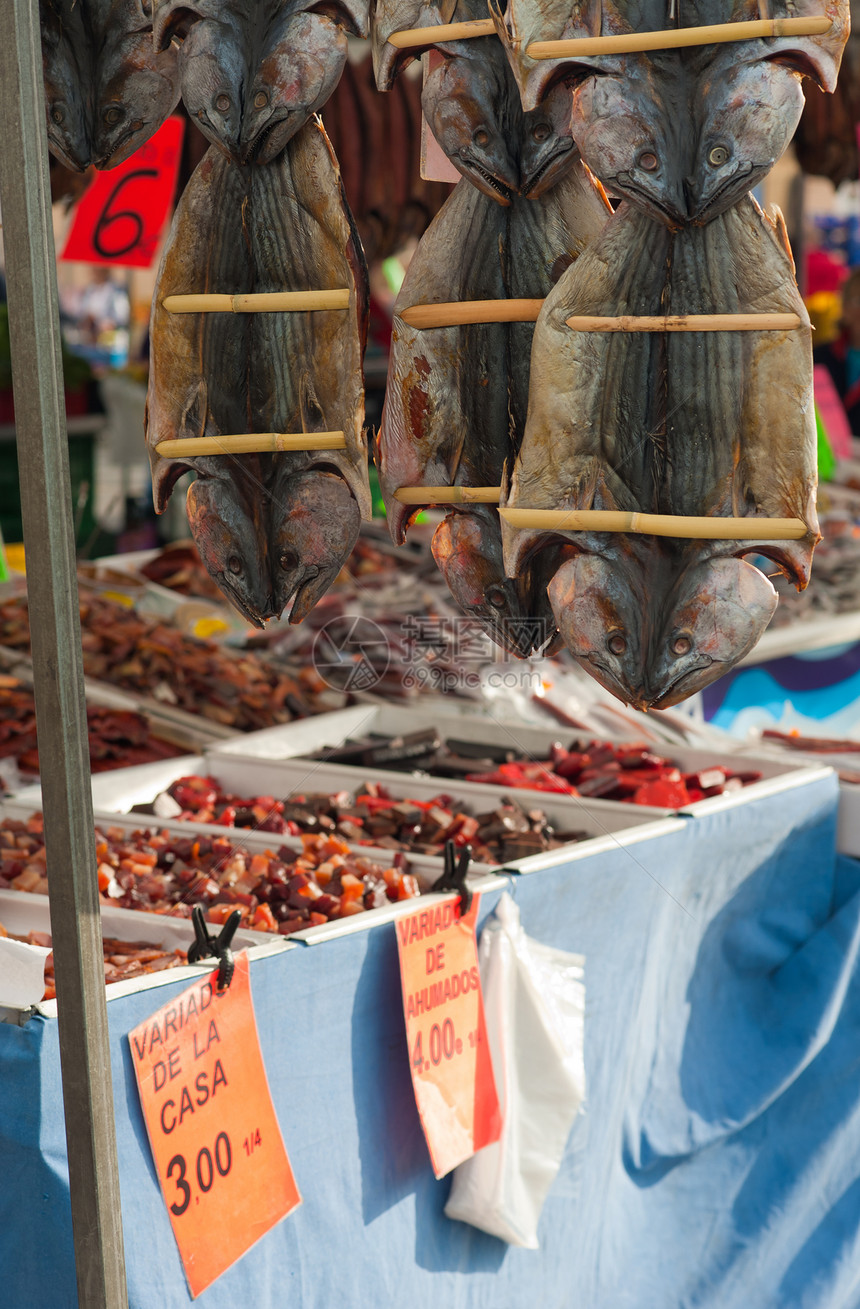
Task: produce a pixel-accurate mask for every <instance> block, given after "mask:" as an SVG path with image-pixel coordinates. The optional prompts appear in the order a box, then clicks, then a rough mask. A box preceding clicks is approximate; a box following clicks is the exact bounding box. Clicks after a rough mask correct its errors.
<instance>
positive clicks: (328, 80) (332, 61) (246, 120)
mask: <svg viewBox="0 0 860 1309" xmlns="http://www.w3.org/2000/svg"><path fill="white" fill-rule="evenodd" d="M286 12H288V13H289V11H286ZM268 48H269V54H268V55H267V57H266V58H265V59H263V60H262V62H261V63H260V65H259V68H258V69H257V71H256V72H255V74H254V76H253V77H252V78H251V80H250V81H249V83H248V92H247V95H246V97H245V107H244V114H243V117H242V129H241V133H240V156H241V160H242V162H244V163H251V162H253V163H256V164H268V163H270V162H271V161H272V160H273V159H276V158H277V157H278V155H279V154H280V153H281V151H282V150H283V149H284V147H285V145H286V144H287V142H288V141H289V140H290V139H291V137H293V136H295V134H296V132H298V130H299V128H301V127H303V126H304V125H305V123H306V122H307V121H308V119H309V118H310V116H311V114H313V113H315V112H316V110H317V109H320V108H321V107H322V106H323V105H324V104H325V102H326V101H327V100H328V98H329V96H330V95H331V93H332V91H333V90H334V89H335V87H336V86H337V84H338V82H339V81H340V76H341V73H342V72H343V67H344V64H345V63H346V52H347V41H346V33H345V32H344V30H343V28H342V27H340V26H339V25H338V24H336V23H335V22H333V21H332V19H331V18H328V17H326V16H324V15H322V14H315V13H301V14H290V16H289V17H288V18H287V20H286V21H285V22H284V23H283V24H282V25H281V28H278V29H277V30H276V31H274V32H273V34H272V38H271V41H270V42H269V43H268Z"/></svg>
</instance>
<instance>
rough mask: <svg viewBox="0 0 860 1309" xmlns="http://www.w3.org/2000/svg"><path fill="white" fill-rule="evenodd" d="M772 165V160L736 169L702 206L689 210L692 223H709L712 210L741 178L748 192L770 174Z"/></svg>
mask: <svg viewBox="0 0 860 1309" xmlns="http://www.w3.org/2000/svg"><path fill="white" fill-rule="evenodd" d="M773 164H774V160H773V159H771V160H770V162H769V163H766V164H752V163H748V164H747V165H746V167H745V168H744V169H743V170H741V169H740V168H738V169H736V170H735V172H733V173H732V175H731V177H727V178H726V180H725V182H723V183H722V185H721V186H718V187H717V189H716V191H714V192H713V193H712V195H710V196H709V198H708V199H707V200H706V201H705V203H704V204H700V205H699V207H698V209H693V210H691V214H690V217H691V218H692V221H693V222H694V223H697V224H704V223H707V222H709V221H710V219H711V218H712V217H713V216H714V210H715V208H716V207H717V206H718V205H719V204H720V201H721V199H722V197H723V196H724V195H725V193H726V192H727V191H728V190H730V189H731V188H733V187H735V186H737V184H738V181H739V180H740V179H741V178H743V181H744V184H745V185H746V188H747V190H750V189H751V188H752V187H754V186H755V184H756V183H757V182H760V181H761V179H762V178H763V177H765V176H766V175H767V174H768V173H769V172H770V170H771V168H772V167H773Z"/></svg>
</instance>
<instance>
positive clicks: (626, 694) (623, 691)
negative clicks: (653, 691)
mask: <svg viewBox="0 0 860 1309" xmlns="http://www.w3.org/2000/svg"><path fill="white" fill-rule="evenodd" d="M562 635H564V633H562ZM566 644H567V642H565V645H566ZM569 648H570V647H568V649H569ZM571 653H572V651H571ZM573 657H574V659H576V661H577V663H579V664H580V665H581V666H582V667H583V668H584V669H585V671H586V672H587V673H590V674H591V676H592V677H593V678H594V680H595V682H599V683H600V685H601V686H602V687H604V688H605V689H606V690H607V691H609V692H610V693H611V694H612V695H614V696H616V697H617V698H618V699H619V700H620V701H621V703H622V704H629V705H633V707H634V708H635V709H642V708H645V709H647V708H648V706H649V705H650V703H651V701H650V700H649V699H648V698H647V697H646V696H645V694H644V687H636V688H631V687H629V686H625V685H624V683H623V682H620V681H619V680H618V678H617V677H616V676H615V674H614V673H613V672H612V671H611V670H610V669H609V668H607V667H606V665H605V664H603V663H601V662H600V660H599V659H594V658H593V657H592V656H591V655H574V656H573Z"/></svg>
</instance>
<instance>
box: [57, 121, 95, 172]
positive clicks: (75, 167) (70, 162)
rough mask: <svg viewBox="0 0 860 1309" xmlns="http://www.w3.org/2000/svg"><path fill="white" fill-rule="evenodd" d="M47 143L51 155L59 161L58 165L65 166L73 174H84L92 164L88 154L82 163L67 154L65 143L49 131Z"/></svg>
mask: <svg viewBox="0 0 860 1309" xmlns="http://www.w3.org/2000/svg"><path fill="white" fill-rule="evenodd" d="M48 141H49V142H50V145H51V152H52V154H54V155H55V156H56V158H57V159H59V161H60V163H62V164H65V165H66V167H67V168H68V169H70V170H71V171H72V172H73V173H85V172H86V171H87V169H88V168H89V166H90V164H91V163H92V159H91V158H90V156H89V154H88V155H87V157H86V159H85V160H84V161H83V162H81V160H80V159H78V158H76V157H75V156H74V155H72V154H69V152H68V150H67V148H66V145H65V143H64V142H62V141H60V140H58V138H57V135H56V133H55V132H52V131H50V130H49V131H48Z"/></svg>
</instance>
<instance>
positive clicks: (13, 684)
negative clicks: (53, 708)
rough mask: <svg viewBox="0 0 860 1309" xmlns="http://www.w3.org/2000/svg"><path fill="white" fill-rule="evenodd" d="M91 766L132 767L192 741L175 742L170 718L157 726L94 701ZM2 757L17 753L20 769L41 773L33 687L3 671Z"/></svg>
mask: <svg viewBox="0 0 860 1309" xmlns="http://www.w3.org/2000/svg"><path fill="white" fill-rule="evenodd" d="M87 727H88V730H89V741H90V769H91V771H92V772H94V773H99V772H104V771H105V770H106V769H110V768H128V767H132V766H134V765H135V764H146V763H151V762H153V761H154V760H156V759H169V758H171V757H172V756H177V755H182V754H185V753H186V751H187V749H188V744H189V742H187V741H186V743H185V745H184V746H183V745H178V744H176V733H175V731H174V732H171V731H170V729H169V728H168V726H167V724H162V732H164V733H165V734H166V736H159V733H158V727H157V726H154V725H153V723H152V721H151V720H150V719H147V718H146V717H145V716H144V715H143V714H139V713H135V712H134V711H133V710H130V709H114V708H109V707H107V706H104V705H90V706H89V708H88V709H87ZM0 759H12V760H13V761H14V762H15V764H16V765H17V767H18V770H19V772H21V773H25V774H26V773H38V771H39V748H38V742H37V740H36V706H35V701H34V699H33V691H32V687H30V686H27V685H25V683H23V682H22V681H20V680H19V679H18V678H17V677H9V676H4V675H0Z"/></svg>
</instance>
